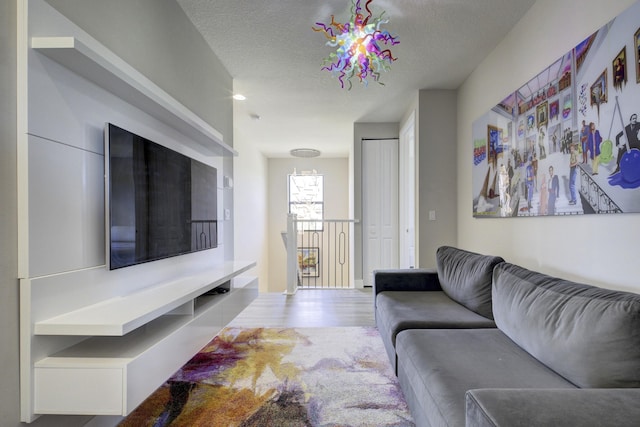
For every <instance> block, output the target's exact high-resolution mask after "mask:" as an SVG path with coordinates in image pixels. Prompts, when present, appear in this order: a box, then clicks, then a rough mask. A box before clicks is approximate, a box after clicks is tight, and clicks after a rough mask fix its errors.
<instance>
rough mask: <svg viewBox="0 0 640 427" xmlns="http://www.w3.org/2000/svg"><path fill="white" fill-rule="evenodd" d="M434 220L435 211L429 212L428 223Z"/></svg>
mask: <svg viewBox="0 0 640 427" xmlns="http://www.w3.org/2000/svg"><path fill="white" fill-rule="evenodd" d="M435 220H436V211H429V221H435Z"/></svg>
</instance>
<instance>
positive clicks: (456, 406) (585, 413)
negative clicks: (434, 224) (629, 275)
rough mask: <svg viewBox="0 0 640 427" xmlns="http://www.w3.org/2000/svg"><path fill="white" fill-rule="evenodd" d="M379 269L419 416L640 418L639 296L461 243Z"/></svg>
mask: <svg viewBox="0 0 640 427" xmlns="http://www.w3.org/2000/svg"><path fill="white" fill-rule="evenodd" d="M436 258H437V269H435V270H419V269H418V270H416V269H414V270H381V271H376V272H374V295H375V297H374V305H375V315H376V324H377V326H378V329H379V331H380V334H381V336H382V338H383V341H384V344H385V348H386V350H387V352H388V354H389V359H390V361H391V363H392V364H393V365H394V367H395V369H396V372H397V375H398V379H399V382H400V385H401V387H402V390H403V392H404V394H405V397H406V399H407V402H408V403H409V408H410V409H411V412H412V414H413V416H414V418H415V421H416V424H417V425H418V426H449V427H453V426H465V425H466V426H509V427H512V426H638V425H640V295H636V294H632V293H627V292H620V291H613V290H607V289H602V288H597V287H594V286H588V285H583V284H579V283H575V282H570V281H567V280H562V279H559V278H555V277H551V276H547V275H545V274H542V273H538V272H534V271H530V270H527V269H525V268H522V267H519V266H517V265H514V264H509V263H507V262H505V261H504V260H503V259H502V258H500V257H495V256H487V255H481V254H476V253H472V252H468V251H463V250H461V249H457V248H453V247H441V248H439V249H438V251H437V255H436Z"/></svg>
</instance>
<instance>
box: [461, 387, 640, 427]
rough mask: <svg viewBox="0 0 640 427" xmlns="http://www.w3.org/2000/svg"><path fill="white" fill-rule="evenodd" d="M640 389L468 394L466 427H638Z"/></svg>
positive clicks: (544, 390)
mask: <svg viewBox="0 0 640 427" xmlns="http://www.w3.org/2000/svg"><path fill="white" fill-rule="evenodd" d="M638 402H640V389H638V388H625V389H620V388H617V389H605V388H591V389H579V388H576V389H478V390H469V391H467V393H466V427H471V426H473V427H489V426H491V427H495V426H501V427H502V426H508V427H517V426H523V427H525V426H526V427H529V426H582V427H586V426H593V427H595V426H599V427H600V426H612V427H613V426H615V427H624V426H629V427H631V426H637V425H638V420H640V405H638Z"/></svg>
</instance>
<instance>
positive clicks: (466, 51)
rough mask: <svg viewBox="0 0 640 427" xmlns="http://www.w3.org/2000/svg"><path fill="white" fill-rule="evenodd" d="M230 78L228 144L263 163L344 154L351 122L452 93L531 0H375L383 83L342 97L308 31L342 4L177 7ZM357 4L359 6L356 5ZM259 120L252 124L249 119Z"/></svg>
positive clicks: (191, 2) (340, 15)
mask: <svg viewBox="0 0 640 427" xmlns="http://www.w3.org/2000/svg"><path fill="white" fill-rule="evenodd" d="M177 1H178V3H179V4H180V6H181V7H182V8H183V9H184V11H185V12H186V14H187V16H188V17H189V18H190V19H191V20H192V21H193V23H194V24H195V26H196V28H197V29H198V30H199V31H200V32H201V33H202V35H203V36H204V38H205V39H206V41H207V42H208V43H209V45H210V46H211V48H212V50H213V51H214V52H215V54H216V55H217V56H218V58H220V60H221V61H222V63H223V64H224V65H225V66H226V68H227V70H228V71H229V73H230V74H231V76H232V77H233V79H234V91H235V92H236V93H242V94H244V95H245V96H246V97H247V100H245V101H242V102H240V101H234V127H235V133H236V138H243V140H247V141H250V142H251V143H252V144H255V145H256V146H257V147H258V149H259V150H260V151H262V152H263V153H264V154H265V155H267V156H269V157H282V156H287V155H288V154H287V153H288V152H289V150H290V149H292V148H302V147H304V148H315V149H318V150H320V151H321V152H322V153H323V156H327V157H329V156H346V155H347V154H348V153H349V147H350V145H351V144H352V142H353V123H354V122H398V121H399V120H400V119H401V117H402V115H403V114H404V113H405V112H406V110H407V108H408V107H409V104H410V103H411V101H412V100H413V99H414V98H415V95H416V93H417V91H418V90H420V89H456V88H458V87H459V86H460V85H461V84H462V83H463V82H464V80H465V79H466V78H467V76H469V74H470V73H471V72H472V71H473V70H474V69H475V68H476V66H477V65H478V64H479V63H480V62H481V61H482V60H483V59H484V57H485V56H486V55H487V54H489V53H490V52H491V51H492V50H493V49H494V48H495V47H496V45H497V44H498V43H499V42H500V40H502V39H503V38H504V36H505V35H506V34H507V33H508V32H509V30H510V29H511V28H512V27H513V26H514V25H515V24H516V23H517V22H518V20H519V19H520V18H521V17H522V16H523V15H524V14H525V13H526V11H527V10H528V9H529V8H530V7H531V5H532V4H533V3H535V0H393V1H392V0H374V1H373V3H372V4H371V9H372V11H373V14H374V16H378V15H379V14H380V12H382V11H383V10H384V11H385V16H386V17H387V18H389V20H390V22H389V23H388V24H386V25H385V26H384V27H383V28H385V29H387V30H389V32H391V33H392V34H395V35H397V36H398V37H399V40H400V44H399V45H396V46H394V47H393V48H392V52H393V55H394V56H396V57H397V58H398V60H397V61H395V62H394V63H393V64H392V65H391V71H389V72H388V73H383V74H382V76H381V79H380V80H381V81H382V82H383V83H384V86H382V85H379V84H377V83H376V82H373V81H372V82H370V83H369V85H368V86H367V87H365V86H362V85H360V84H359V83H357V82H355V79H354V86H353V88H352V89H351V90H350V91H347V90H346V89H341V88H340V84H339V82H338V80H337V79H335V78H333V77H332V76H331V74H330V73H328V72H326V71H321V70H320V67H321V65H322V61H323V59H324V58H325V57H327V56H328V55H329V53H330V52H331V51H332V50H331V48H329V47H328V46H325V42H326V39H325V37H324V36H323V35H322V34H321V33H318V32H314V31H312V29H311V27H312V26H313V25H315V23H316V22H324V23H328V22H330V20H331V15H335V17H336V21H338V22H343V23H344V22H345V21H347V20H348V19H349V17H350V12H349V10H350V7H351V1H350V0H327V1H311V0H277V1H274V0H263V1H259V0H177ZM362 4H364V0H363V1H362ZM257 117H259V119H258V118H257Z"/></svg>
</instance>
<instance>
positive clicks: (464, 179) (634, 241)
mask: <svg viewBox="0 0 640 427" xmlns="http://www.w3.org/2000/svg"><path fill="white" fill-rule="evenodd" d="M633 3H634V1H633V0H618V1H608V0H584V1H581V2H579V3H578V2H575V1H572V0H538V1H537V2H536V3H535V4H534V5H533V7H532V8H531V9H530V10H529V12H528V13H527V14H526V15H525V16H524V17H523V18H522V20H521V21H520V22H519V23H518V24H517V25H516V26H515V27H514V28H513V29H512V30H511V32H510V33H509V35H508V36H507V37H506V38H505V39H504V40H503V41H502V42H501V43H500V45H499V46H498V47H497V48H496V49H495V50H494V51H493V52H492V53H491V54H490V55H489V56H488V57H487V58H486V59H485V61H484V62H483V63H482V64H481V65H480V66H479V67H478V68H477V69H476V70H475V71H474V73H473V74H472V75H471V76H470V77H469V78H468V79H467V81H466V82H465V83H464V84H463V85H462V87H461V88H460V89H459V93H458V108H457V112H458V114H457V116H458V123H457V131H458V132H457V133H458V136H457V141H458V142H457V146H458V154H457V169H458V183H457V189H458V191H457V193H458V199H457V201H458V221H457V223H458V246H460V247H462V248H465V249H469V250H474V251H478V252H483V253H492V254H499V255H502V256H503V257H504V258H505V259H506V260H507V261H509V262H513V263H516V264H520V265H522V266H524V267H527V268H530V269H535V270H538V271H542V272H545V273H548V274H552V275H556V276H561V277H564V278H567V279H571V280H577V281H582V282H587V283H591V284H595V285H599V286H603V287H609V288H614V289H622V290H633V291H636V292H638V291H640V284H639V283H638V282H637V281H636V279H635V278H636V276H637V266H636V265H637V264H636V262H637V256H636V252H637V248H638V242H639V239H640V227H638V220H639V219H640V217H639V214H622V215H583V216H579V217H536V218H501V219H474V218H473V217H472V193H471V180H472V178H471V159H470V153H471V148H470V147H471V144H472V137H471V128H472V123H473V121H474V120H476V119H477V118H478V117H480V116H482V115H483V114H484V113H486V112H487V111H488V110H489V109H490V108H491V107H492V106H494V105H495V104H497V103H498V102H499V101H500V100H501V99H503V98H504V97H505V96H506V95H508V94H509V93H511V92H513V91H514V90H516V89H517V88H518V87H520V86H521V85H523V84H524V83H526V82H527V81H529V80H530V79H531V78H532V77H534V76H535V75H536V74H538V73H539V72H540V71H542V70H543V69H545V68H546V67H547V66H549V65H550V64H551V63H552V62H554V61H555V60H557V59H558V58H560V57H561V56H562V55H564V54H565V53H566V52H567V51H569V50H570V49H571V48H572V47H574V46H575V45H576V44H578V43H579V42H580V41H582V40H584V39H585V38H586V37H587V36H588V35H590V34H591V33H593V32H594V31H595V30H597V29H599V28H600V27H601V26H602V25H604V24H605V23H607V22H608V21H610V20H611V19H612V18H614V17H616V16H617V15H618V14H620V13H621V12H622V11H623V10H624V9H626V8H627V7H628V6H630V5H632V4H633ZM631 36H632V35H630V39H631ZM627 55H628V57H630V56H632V54H630V53H629V51H627ZM629 63H631V61H629ZM630 84H635V82H630ZM625 119H627V118H625Z"/></svg>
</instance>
